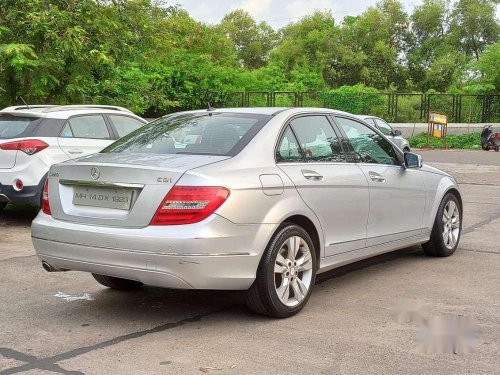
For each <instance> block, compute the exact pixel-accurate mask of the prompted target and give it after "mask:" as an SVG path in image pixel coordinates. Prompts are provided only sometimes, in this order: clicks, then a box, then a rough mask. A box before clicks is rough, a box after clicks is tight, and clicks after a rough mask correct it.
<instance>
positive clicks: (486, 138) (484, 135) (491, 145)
mask: <svg viewBox="0 0 500 375" xmlns="http://www.w3.org/2000/svg"><path fill="white" fill-rule="evenodd" d="M481 148H482V149H483V150H485V151H489V150H492V149H493V150H495V151H497V152H498V151H499V150H500V133H493V126H491V125H485V126H484V127H483V131H482V132H481Z"/></svg>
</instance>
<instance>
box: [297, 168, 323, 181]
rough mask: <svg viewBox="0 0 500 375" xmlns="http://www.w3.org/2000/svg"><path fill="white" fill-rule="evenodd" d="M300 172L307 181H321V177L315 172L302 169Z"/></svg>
mask: <svg viewBox="0 0 500 375" xmlns="http://www.w3.org/2000/svg"><path fill="white" fill-rule="evenodd" d="M301 172H302V175H303V176H304V177H305V178H307V179H308V180H322V179H323V176H322V175H320V174H319V173H318V172H315V171H311V170H308V169H302V170H301Z"/></svg>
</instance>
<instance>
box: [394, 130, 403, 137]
mask: <svg viewBox="0 0 500 375" xmlns="http://www.w3.org/2000/svg"><path fill="white" fill-rule="evenodd" d="M393 134H394V137H399V136H400V135H401V131H400V130H394V132H393Z"/></svg>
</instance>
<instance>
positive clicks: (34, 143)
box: [0, 139, 49, 155]
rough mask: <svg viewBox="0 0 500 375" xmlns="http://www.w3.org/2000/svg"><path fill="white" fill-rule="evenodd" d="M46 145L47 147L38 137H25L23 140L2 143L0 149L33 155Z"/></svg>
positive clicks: (46, 145)
mask: <svg viewBox="0 0 500 375" xmlns="http://www.w3.org/2000/svg"><path fill="white" fill-rule="evenodd" d="M47 147H49V145H48V144H47V143H45V142H44V141H41V140H39V139H27V140H24V141H14V142H8V143H3V144H1V145H0V149H2V150H7V151H15V150H19V151H22V152H24V153H25V154H27V155H34V154H36V153H37V152H40V151H42V150H43V149H45V148H47Z"/></svg>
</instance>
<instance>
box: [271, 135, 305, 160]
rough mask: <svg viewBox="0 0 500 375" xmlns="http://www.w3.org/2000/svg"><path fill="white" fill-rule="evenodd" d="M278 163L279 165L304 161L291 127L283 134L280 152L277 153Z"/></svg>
mask: <svg viewBox="0 0 500 375" xmlns="http://www.w3.org/2000/svg"><path fill="white" fill-rule="evenodd" d="M276 161H277V162H278V163H287V162H288V163H290V162H297V161H302V154H301V152H300V148H299V144H298V142H297V139H296V138H295V136H294V135H293V133H292V130H291V129H290V127H289V126H288V127H287V129H286V131H285V133H284V134H283V138H282V139H281V142H280V145H279V147H278V150H277V151H276Z"/></svg>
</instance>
